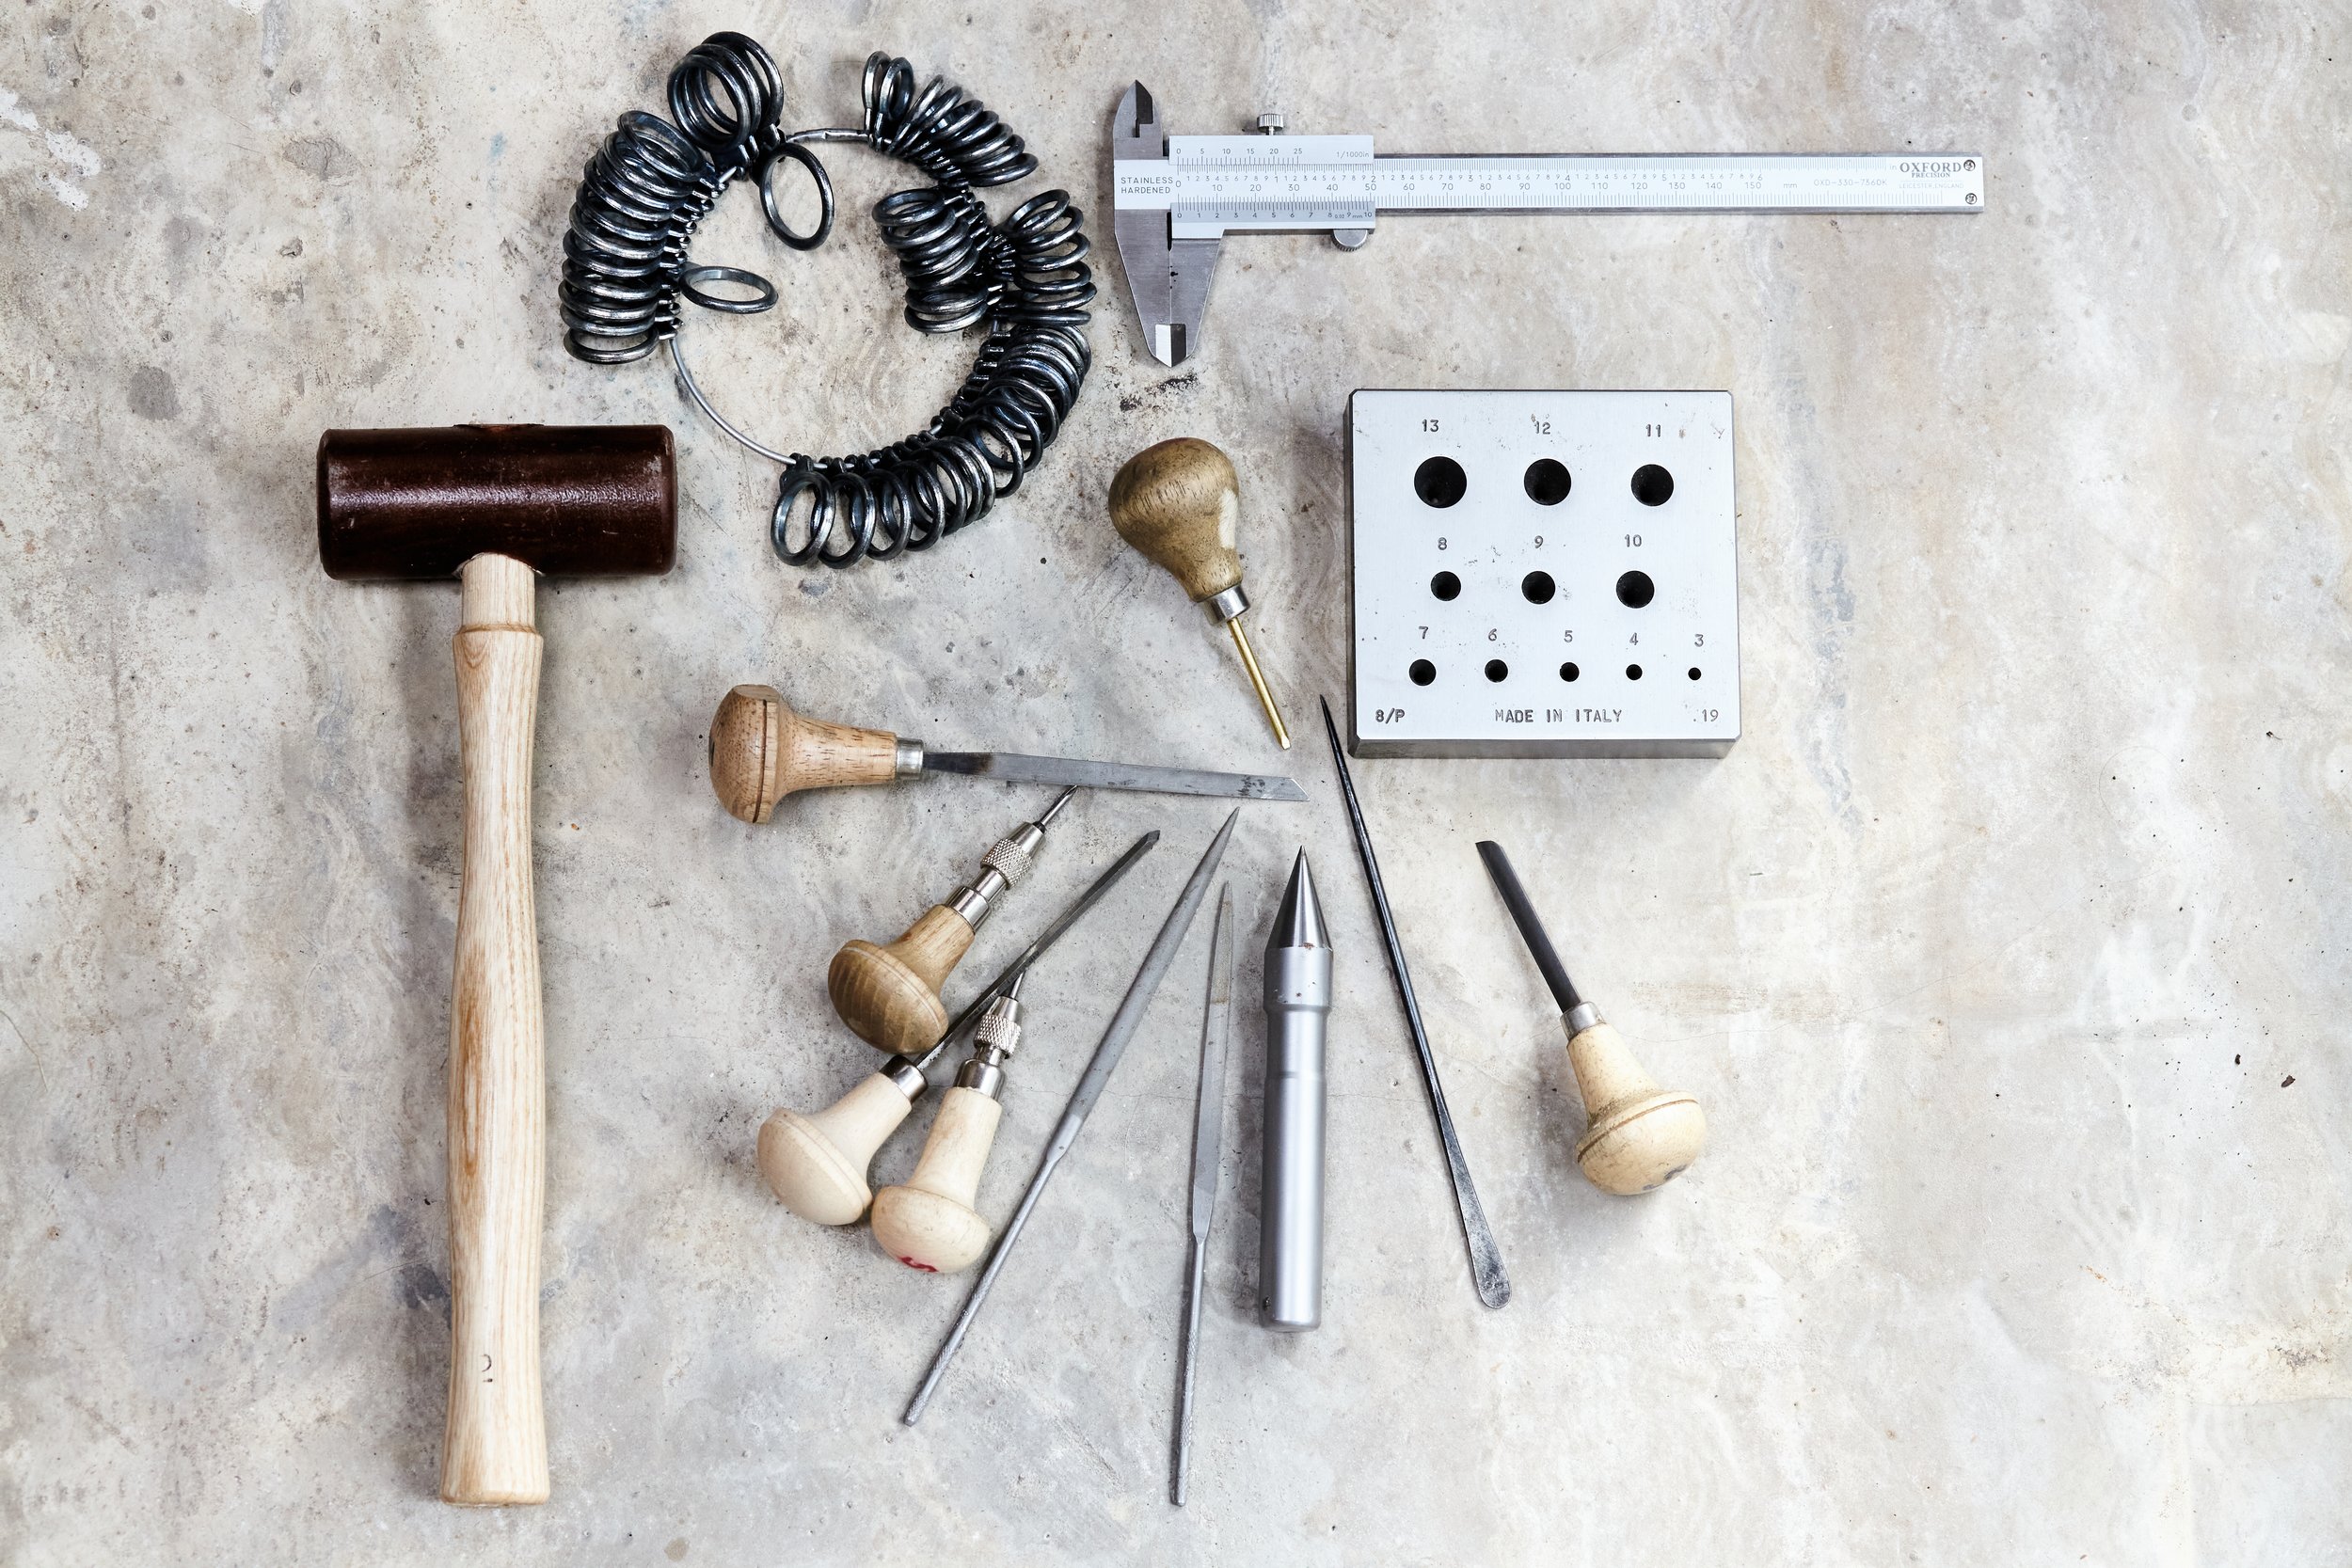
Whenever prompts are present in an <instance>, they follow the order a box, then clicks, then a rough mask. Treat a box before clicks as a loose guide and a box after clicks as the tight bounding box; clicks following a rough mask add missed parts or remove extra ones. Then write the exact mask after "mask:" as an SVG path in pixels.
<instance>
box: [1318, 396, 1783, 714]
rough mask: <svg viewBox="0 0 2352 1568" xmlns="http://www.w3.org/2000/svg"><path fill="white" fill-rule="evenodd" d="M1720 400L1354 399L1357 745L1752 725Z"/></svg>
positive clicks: (1351, 517) (1727, 416) (1726, 414)
mask: <svg viewBox="0 0 2352 1568" xmlns="http://www.w3.org/2000/svg"><path fill="white" fill-rule="evenodd" d="M1731 456H1732V439H1731V394H1730V393H1729V392H1650V391H1642V392H1593V391H1583V392H1504V391H1359V392H1357V393H1356V394H1355V396H1353V397H1352V398H1350V399H1349V400H1348V444H1347V478H1348V521H1349V562H1350V567H1351V574H1352V578H1353V582H1352V592H1353V595H1354V613H1355V683H1354V689H1353V692H1352V697H1351V701H1350V704H1349V722H1350V730H1351V732H1352V733H1351V736H1350V739H1351V742H1352V744H1351V746H1350V748H1349V749H1350V750H1351V751H1353V752H1355V753H1356V754H1357V755H1358V756H1366V757H1385V756H1452V757H1464V756H1483V757H1719V756H1722V755H1723V754H1724V752H1727V751H1729V750H1730V749H1731V743H1732V742H1733V741H1735V740H1737V739H1739V738H1740V586H1739V536H1738V521H1737V517H1736V515H1735V513H1734V510H1733V500H1732V471H1731Z"/></svg>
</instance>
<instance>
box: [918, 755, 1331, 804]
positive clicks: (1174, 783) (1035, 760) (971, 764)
mask: <svg viewBox="0 0 2352 1568" xmlns="http://www.w3.org/2000/svg"><path fill="white" fill-rule="evenodd" d="M923 771H924V772H926V773H962V774H966V775H968V776H970V777H972V778H976V779H996V780H1000V781H1002V782H1003V783H1006V784H1076V785H1078V786H1080V787H1081V788H1084V789H1134V790H1141V791H1143V792H1145V793H1147V794H1154V795H1214V796H1218V797H1221V798H1222V799H1225V800H1305V799H1306V798H1307V792H1306V791H1305V790H1303V789H1300V788H1299V787H1298V785H1297V784H1296V783H1295V781H1293V780H1291V779H1287V778H1284V777H1283V776H1282V775H1281V774H1279V773H1210V772H1205V771H1203V770H1201V769H1200V768H1148V767H1144V766H1142V765H1141V764H1137V763H1124V762H1088V761H1086V760H1085V759H1083V758H1080V757H1025V756H1022V755H1020V754H1019V753H1018V752H933V751H928V750H927V751H925V752H924V753H923Z"/></svg>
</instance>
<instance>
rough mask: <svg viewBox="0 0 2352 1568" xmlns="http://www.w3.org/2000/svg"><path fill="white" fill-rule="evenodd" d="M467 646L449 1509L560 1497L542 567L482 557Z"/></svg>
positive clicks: (470, 588)
mask: <svg viewBox="0 0 2352 1568" xmlns="http://www.w3.org/2000/svg"><path fill="white" fill-rule="evenodd" d="M464 583H465V588H464V605H465V608H464V612H463V615H462V617H461V625H460V626H459V628H458V632H457V638H456V652H457V734H458V740H459V745H460V747H461V750H462V754H463V771H464V777H465V791H466V816H465V831H466V863H465V872H464V875H463V877H462V879H461V880H460V882H459V886H458V894H457V966H456V975H455V984H454V995H453V998H452V1003H451V1007H450V1030H449V1295H450V1313H449V1336H450V1369H449V1425H448V1428H447V1429H446V1431H445V1432H444V1433H443V1436H442V1444H441V1499H442V1501H444V1502H452V1503H468V1504H488V1503H541V1502H545V1501H547V1500H548V1435H547V1420H546V1416H545V1412H544V1411H543V1409H542V1408H541V1404H540V1396H539V1242H540V1217H541V1211H542V1209H543V1207H544V1204H545V1201H546V1196H547V1070H546V1050H545V1044H544V1037H543V1034H542V1024H541V1019H540V1010H539V931H538V924H537V919H536V916H535V915H534V913H533V912H532V889H531V742H532V723H533V721H534V719H535V717H536V714H537V711H538V704H539V634H538V632H537V631H535V630H534V629H532V574H531V568H530V567H528V566H526V565H524V564H523V563H522V562H519V561H515V560H511V559H509V558H508V557H505V556H500V555H478V556H475V557H474V558H473V559H472V560H471V561H469V562H466V565H465V570H464Z"/></svg>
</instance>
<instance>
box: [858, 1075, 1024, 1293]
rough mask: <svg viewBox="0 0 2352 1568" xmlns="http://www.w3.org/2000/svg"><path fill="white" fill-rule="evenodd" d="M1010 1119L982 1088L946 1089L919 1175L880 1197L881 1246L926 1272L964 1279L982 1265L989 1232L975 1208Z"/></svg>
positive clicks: (877, 1232)
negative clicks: (999, 1133) (1001, 1127)
mask: <svg viewBox="0 0 2352 1568" xmlns="http://www.w3.org/2000/svg"><path fill="white" fill-rule="evenodd" d="M1004 1114H1005V1108H1004V1106H1003V1105H1002V1104H1000V1103H998V1101H996V1100H995V1098H994V1097H993V1096H991V1095H987V1094H983V1093H981V1092H980V1091H979V1090H978V1089H968V1088H962V1087H957V1088H952V1089H949V1090H948V1091H947V1093H946V1097H945V1098H943V1099H942V1100H941V1101H940V1102H939V1116H938V1118H937V1119H936V1120H934V1121H933V1122H932V1123H931V1132H930V1137H929V1138H927V1139H926V1140H924V1144H923V1155H922V1158H921V1159H919V1160H917V1161H916V1162H915V1164H914V1175H912V1176H910V1177H908V1178H907V1179H906V1181H905V1183H904V1184H903V1185H900V1186H896V1187H884V1188H883V1189H882V1191H881V1192H880V1193H878V1194H876V1195H875V1197H874V1244H875V1245H877V1246H879V1247H881V1248H882V1251H884V1252H885V1253H888V1254H889V1255H890V1256H891V1257H893V1258H896V1259H898V1261H899V1262H901V1263H904V1264H905V1265H906V1266H907V1267H909V1268H911V1269H921V1270H922V1271H923V1272H924V1273H926V1274H961V1273H962V1272H963V1271H964V1270H965V1269H968V1268H970V1267H971V1266H972V1265H973V1264H975V1263H977V1262H978V1261H979V1260H980V1254H981V1253H983V1252H985V1251H987V1250H988V1235H989V1228H988V1221H986V1220H984V1219H982V1218H981V1217H980V1214H979V1211H978V1210H977V1208H975V1207H974V1205H975V1204H977V1202H978V1201H979V1191H980V1172H981V1171H982V1170H983V1169H985V1168H986V1167H987V1164H988V1151H989V1149H990V1148H992V1147H993V1146H994V1144H995V1142H996V1124H997V1122H998V1121H999V1120H1000V1119H1002V1117H1004Z"/></svg>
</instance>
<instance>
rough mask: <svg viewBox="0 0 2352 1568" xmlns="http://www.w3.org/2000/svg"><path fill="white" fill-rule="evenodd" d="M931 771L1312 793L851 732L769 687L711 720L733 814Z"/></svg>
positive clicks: (1266, 781)
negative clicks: (799, 708)
mask: <svg viewBox="0 0 2352 1568" xmlns="http://www.w3.org/2000/svg"><path fill="white" fill-rule="evenodd" d="M925 773H961V774H963V775H965V776H966V777H968V778H976V779H994V780H996V781H998V782H999V783H1003V784H1076V785H1078V786H1079V787H1081V788H1084V789H1120V790H1139V791H1142V792H1143V793H1146V794H1154V795H1208V796H1221V797H1223V798H1225V799H1227V800H1305V799H1306V798H1307V797H1306V795H1305V794H1304V793H1303V792H1302V791H1301V790H1300V789H1299V787H1298V785H1297V784H1295V783H1294V782H1292V781H1291V780H1289V779H1286V778H1284V777H1282V776H1281V775H1280V774H1279V773H1210V772H1203V771H1201V770H1200V769H1198V768H1149V767H1144V766H1141V765H1138V764H1133V763H1123V762H1089V761H1087V760H1085V759H1083V758H1079V757H1032V756H1022V755H1020V754H1018V753H1016V752H936V751H932V750H931V749H930V748H929V747H927V746H925V745H924V744H923V743H922V742H921V741H919V740H907V739H902V738H901V737H899V736H896V735H893V734H891V733H890V732H889V731H888V730H860V729H852V728H850V726H849V725H847V724H828V723H826V722H825V721H822V720H818V719H808V718H803V716H802V715H800V714H797V713H795V712H793V711H792V709H791V707H790V706H789V705H787V704H786V702H785V700H784V698H783V696H782V694H780V693H779V692H778V691H777V690H776V689H775V688H774V687H772V686H739V687H737V688H736V689H734V690H732V691H730V692H728V693H727V694H726V696H725V697H724V698H723V699H722V700H721V702H720V704H719V711H718V713H717V714H715V715H714V716H713V717H712V718H711V721H710V787H711V789H712V790H713V791H715V792H716V793H717V795H718V797H719V800H720V803H721V804H723V805H724V806H725V807H726V808H727V811H728V812H729V814H731V815H732V816H738V817H740V818H741V819H742V820H744V821H746V822H765V821H767V820H768V819H769V818H770V817H771V816H774V815H775V810H776V802H777V801H779V800H783V799H784V798H785V797H786V796H787V795H791V794H794V793H796V792H798V791H800V790H803V789H831V788H833V787H834V786H836V785H840V784H896V783H897V782H898V781H899V780H900V779H912V778H915V777H918V776H920V775H922V774H925Z"/></svg>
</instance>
